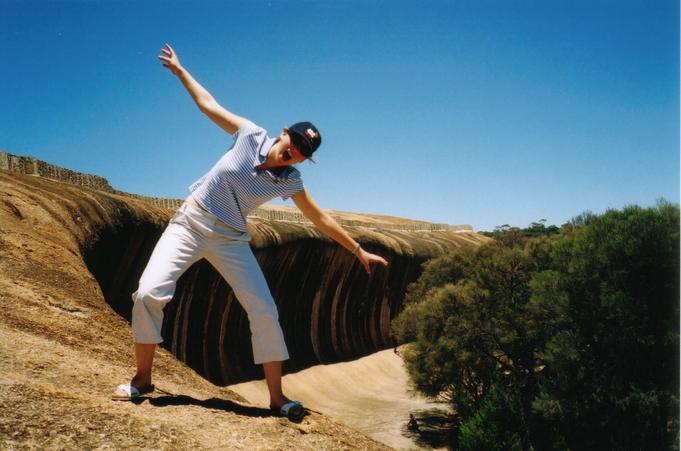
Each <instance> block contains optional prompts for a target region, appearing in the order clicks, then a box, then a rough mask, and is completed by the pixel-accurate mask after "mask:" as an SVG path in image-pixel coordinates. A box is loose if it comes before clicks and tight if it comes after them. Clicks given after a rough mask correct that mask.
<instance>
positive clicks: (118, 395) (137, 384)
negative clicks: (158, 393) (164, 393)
mask: <svg viewBox="0 0 681 451" xmlns="http://www.w3.org/2000/svg"><path fill="white" fill-rule="evenodd" d="M153 391H154V385H153V384H152V383H151V377H144V376H141V375H139V374H136V375H135V376H134V377H133V378H132V380H131V381H130V383H129V384H121V385H119V386H118V387H116V389H115V390H114V392H113V393H112V395H111V399H113V400H116V401H132V400H133V399H136V398H139V397H140V395H143V394H145V393H151V392H153Z"/></svg>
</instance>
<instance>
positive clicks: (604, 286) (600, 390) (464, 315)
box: [393, 203, 679, 449]
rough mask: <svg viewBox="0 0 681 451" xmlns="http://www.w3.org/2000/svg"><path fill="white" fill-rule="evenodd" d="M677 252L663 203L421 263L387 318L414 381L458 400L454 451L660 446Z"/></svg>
mask: <svg viewBox="0 0 681 451" xmlns="http://www.w3.org/2000/svg"><path fill="white" fill-rule="evenodd" d="M678 248H679V209H678V206H674V205H669V204H666V203H661V204H660V205H658V207H657V208H650V209H642V208H638V207H630V208H627V209H625V210H623V211H609V212H607V213H606V214H604V215H602V216H595V215H590V214H586V215H583V216H581V217H579V218H576V219H575V221H573V223H572V224H570V225H568V226H566V227H564V228H563V230H562V233H561V234H560V235H554V236H546V235H544V236H541V237H539V238H528V237H527V235H526V234H524V233H522V232H520V231H518V230H509V231H507V232H506V233H502V234H500V235H498V236H497V239H496V240H495V241H494V242H492V243H489V244H487V245H484V246H481V247H479V248H477V249H473V250H471V249H468V250H464V251H460V252H458V253H456V254H453V255H447V256H443V257H441V258H439V259H435V260H433V261H431V262H429V263H428V265H427V266H426V268H425V270H424V273H423V276H422V277H421V279H420V280H419V281H418V282H416V283H415V284H414V285H413V286H412V287H410V290H409V293H408V301H409V304H408V306H407V307H406V309H405V310H404V312H403V313H402V314H401V315H400V316H399V317H398V318H397V319H396V321H395V322H394V324H393V330H394V333H395V335H396V337H397V338H398V339H399V340H401V341H413V344H412V346H411V347H410V350H409V351H408V352H407V353H406V355H405V361H406V364H407V368H408V370H409V372H410V375H411V377H412V381H413V383H414V385H415V387H416V388H417V389H418V390H420V391H421V392H423V393H425V394H427V395H430V396H440V397H442V398H444V399H447V400H449V401H450V402H451V403H452V404H453V406H454V408H455V411H456V412H457V415H458V423H457V427H458V447H459V448H461V449H516V448H517V449H566V448H569V449H631V448H635V449H669V448H670V447H672V444H674V443H675V438H676V434H677V433H676V431H678V413H677V409H678V396H677V393H678V359H677V357H678V349H679V342H678V340H679V338H678V337H679V334H678V316H679V315H678V288H679V280H678V274H679V257H678ZM493 445H494V446H493Z"/></svg>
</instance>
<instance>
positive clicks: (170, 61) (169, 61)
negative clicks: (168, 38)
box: [158, 44, 182, 75]
mask: <svg viewBox="0 0 681 451" xmlns="http://www.w3.org/2000/svg"><path fill="white" fill-rule="evenodd" d="M161 53H163V55H159V56H158V59H160V60H161V61H163V62H164V64H163V67H167V68H168V69H170V72H172V73H173V75H180V72H182V65H181V64H180V59H179V58H178V57H177V54H176V53H175V50H173V48H172V47H171V46H170V44H166V46H165V48H162V49H161ZM164 55H165V56H164Z"/></svg>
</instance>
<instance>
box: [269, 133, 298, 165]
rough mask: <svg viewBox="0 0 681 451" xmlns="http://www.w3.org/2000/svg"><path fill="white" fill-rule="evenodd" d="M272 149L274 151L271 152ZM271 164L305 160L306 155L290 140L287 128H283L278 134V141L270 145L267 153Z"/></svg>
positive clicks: (288, 163)
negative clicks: (270, 147)
mask: <svg viewBox="0 0 681 451" xmlns="http://www.w3.org/2000/svg"><path fill="white" fill-rule="evenodd" d="M273 151H274V152H273ZM267 159H268V160H269V162H270V164H271V166H290V165H292V164H296V163H300V162H302V161H305V159H306V157H305V155H303V154H302V153H301V152H300V150H299V149H298V148H297V147H296V145H295V144H293V143H292V142H291V136H290V135H289V134H288V130H287V129H284V130H283V131H282V132H281V135H279V141H278V142H277V144H276V145H275V146H272V149H271V150H270V152H269V154H268V155H267Z"/></svg>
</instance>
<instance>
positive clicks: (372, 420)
mask: <svg viewBox="0 0 681 451" xmlns="http://www.w3.org/2000/svg"><path fill="white" fill-rule="evenodd" d="M228 388H229V389H231V390H233V391H235V392H236V393H238V394H240V395H241V396H243V397H244V398H246V399H248V400H249V401H251V402H252V403H254V404H256V405H263V406H265V405H267V404H268V402H269V398H268V395H267V387H266V385H265V382H264V381H253V382H245V383H242V384H236V385H232V386H229V387H228ZM284 389H285V391H286V393H287V395H288V396H289V397H292V398H294V399H299V400H301V401H303V403H304V404H305V406H306V407H307V408H309V409H312V410H314V411H318V412H321V413H324V414H326V415H329V416H331V417H333V418H334V419H336V420H338V421H341V422H343V423H345V424H346V425H348V426H350V427H351V428H353V429H357V430H359V431H361V432H364V433H365V434H367V435H369V436H370V437H371V438H373V439H374V440H378V441H380V442H383V443H385V444H386V445H388V446H391V447H394V448H397V449H414V448H418V446H417V445H416V444H415V443H414V442H413V441H412V440H411V439H409V438H407V437H405V436H404V435H403V434H402V432H403V430H404V427H405V425H406V423H407V421H408V420H409V412H413V411H416V410H424V409H429V408H442V405H440V404H436V403H433V402H429V401H427V400H426V399H424V398H421V397H416V396H413V395H412V394H410V393H409V389H408V378H407V372H406V369H405V368H404V364H403V362H402V359H401V357H399V356H398V355H396V354H395V353H394V352H393V351H392V350H391V349H388V350H385V351H380V352H377V353H375V354H372V355H369V356H366V357H363V358H361V359H358V360H354V361H352V362H343V363H336V364H333V365H317V366H315V367H312V368H308V369H306V370H303V371H300V372H298V373H295V374H288V375H286V376H284Z"/></svg>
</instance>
